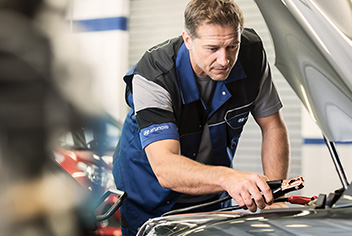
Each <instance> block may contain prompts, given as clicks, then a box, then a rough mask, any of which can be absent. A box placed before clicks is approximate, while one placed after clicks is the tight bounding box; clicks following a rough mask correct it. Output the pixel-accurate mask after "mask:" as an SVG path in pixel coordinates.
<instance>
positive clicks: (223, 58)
mask: <svg viewBox="0 0 352 236" xmlns="http://www.w3.org/2000/svg"><path fill="white" fill-rule="evenodd" d="M218 53H219V55H218V58H217V61H218V63H219V64H220V65H221V66H227V65H228V64H229V62H230V60H229V59H228V57H227V52H226V49H221V50H219V51H218Z"/></svg>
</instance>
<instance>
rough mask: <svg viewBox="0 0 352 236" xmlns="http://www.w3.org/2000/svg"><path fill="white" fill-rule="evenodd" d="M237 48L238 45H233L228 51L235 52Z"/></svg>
mask: <svg viewBox="0 0 352 236" xmlns="http://www.w3.org/2000/svg"><path fill="white" fill-rule="evenodd" d="M237 48H238V45H233V46H230V47H229V49H231V50H235V49H237Z"/></svg>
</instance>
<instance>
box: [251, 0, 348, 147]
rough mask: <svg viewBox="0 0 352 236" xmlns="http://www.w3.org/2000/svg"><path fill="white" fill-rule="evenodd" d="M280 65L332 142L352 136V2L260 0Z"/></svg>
mask: <svg viewBox="0 0 352 236" xmlns="http://www.w3.org/2000/svg"><path fill="white" fill-rule="evenodd" d="M255 2H256V4H257V5H258V7H259V9H260V11H261V13H262V15H263V17H264V19H265V21H266V23H267V25H268V27H269V30H270V33H271V35H272V38H273V42H274V46H275V53H276V60H275V65H276V67H277V68H278V69H279V70H280V72H281V73H282V74H283V76H284V77H285V78H286V80H287V81H288V83H289V84H290V85H291V87H292V88H293V90H294V91H295V92H296V94H297V95H298V97H299V98H300V100H301V101H302V102H303V104H304V105H305V107H306V108H307V110H308V111H309V113H310V115H311V117H312V118H313V120H314V121H315V122H316V123H317V124H318V126H319V127H320V128H321V130H322V132H323V133H324V135H325V136H326V137H327V139H328V140H330V141H351V140H352V3H351V1H349V0H339V1H331V0H319V1H318V0H255Z"/></svg>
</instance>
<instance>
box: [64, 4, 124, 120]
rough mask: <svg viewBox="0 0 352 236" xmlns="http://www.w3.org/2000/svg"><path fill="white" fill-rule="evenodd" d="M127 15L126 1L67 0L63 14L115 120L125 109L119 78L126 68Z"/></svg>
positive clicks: (107, 108) (97, 91)
mask: <svg viewBox="0 0 352 236" xmlns="http://www.w3.org/2000/svg"><path fill="white" fill-rule="evenodd" d="M128 16H129V1H128V0H71V1H70V7H69V11H68V15H67V19H68V21H69V25H70V27H71V31H72V33H73V34H74V35H76V36H77V40H79V41H80V43H81V46H82V47H83V48H84V50H85V52H84V53H85V54H86V59H87V60H88V61H89V62H90V64H91V69H92V70H93V72H94V75H95V79H96V81H95V88H96V91H95V92H96V93H97V96H99V97H100V98H101V101H102V103H103V105H104V107H105V109H106V111H107V112H108V113H110V114H111V115H112V116H113V117H115V118H116V119H117V120H119V121H123V120H124V117H125V115H126V112H127V106H126V105H125V101H124V96H123V94H124V84H123V81H122V77H123V75H124V74H125V73H126V71H128V40H129V37H128V28H127V27H128ZM77 89H79V88H77Z"/></svg>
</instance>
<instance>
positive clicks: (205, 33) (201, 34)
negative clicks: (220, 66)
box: [197, 24, 241, 43]
mask: <svg viewBox="0 0 352 236" xmlns="http://www.w3.org/2000/svg"><path fill="white" fill-rule="evenodd" d="M197 39H199V40H201V41H203V42H216V41H220V42H225V41H226V42H230V43H239V42H240V41H241V27H240V26H239V25H238V27H233V26H221V25H214V24H202V25H200V26H199V27H198V29H197Z"/></svg>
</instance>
